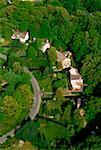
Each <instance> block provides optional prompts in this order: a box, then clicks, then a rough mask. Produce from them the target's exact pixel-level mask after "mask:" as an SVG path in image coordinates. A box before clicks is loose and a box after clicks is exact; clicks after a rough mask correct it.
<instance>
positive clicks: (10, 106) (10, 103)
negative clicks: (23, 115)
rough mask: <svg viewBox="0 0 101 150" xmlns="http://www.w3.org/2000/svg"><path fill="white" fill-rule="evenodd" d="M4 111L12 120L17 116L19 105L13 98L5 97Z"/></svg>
mask: <svg viewBox="0 0 101 150" xmlns="http://www.w3.org/2000/svg"><path fill="white" fill-rule="evenodd" d="M2 111H3V112H4V113H5V115H6V116H7V117H8V118H9V119H10V118H12V117H15V116H16V115H17V113H18V111H19V105H18V103H17V101H16V100H15V99H14V98H13V97H12V96H5V97H4V98H3V103H2Z"/></svg>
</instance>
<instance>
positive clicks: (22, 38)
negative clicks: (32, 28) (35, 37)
mask: <svg viewBox="0 0 101 150" xmlns="http://www.w3.org/2000/svg"><path fill="white" fill-rule="evenodd" d="M11 38H12V39H13V40H15V39H19V40H20V42H21V43H25V42H26V41H27V40H28V39H29V33H28V32H20V31H15V32H14V34H13V35H12V36H11Z"/></svg>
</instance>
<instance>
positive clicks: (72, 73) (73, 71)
mask: <svg viewBox="0 0 101 150" xmlns="http://www.w3.org/2000/svg"><path fill="white" fill-rule="evenodd" d="M69 72H70V74H71V75H78V70H77V69H76V68H71V69H70V70H69Z"/></svg>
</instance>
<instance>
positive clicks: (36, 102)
mask: <svg viewBox="0 0 101 150" xmlns="http://www.w3.org/2000/svg"><path fill="white" fill-rule="evenodd" d="M23 70H24V72H26V73H28V74H30V76H31V79H30V82H31V84H32V88H33V91H34V97H33V105H32V108H31V110H30V112H29V117H30V119H31V120H33V119H34V118H35V116H36V115H37V114H38V113H39V109H40V105H41V95H42V94H41V90H40V87H39V84H38V82H37V80H36V78H35V77H34V76H33V74H32V73H31V72H30V71H29V70H28V68H27V67H23ZM14 132H15V129H13V130H11V131H10V132H8V133H6V134H4V135H3V136H2V137H0V144H2V143H4V142H6V140H7V138H8V137H9V136H11V137H13V136H14Z"/></svg>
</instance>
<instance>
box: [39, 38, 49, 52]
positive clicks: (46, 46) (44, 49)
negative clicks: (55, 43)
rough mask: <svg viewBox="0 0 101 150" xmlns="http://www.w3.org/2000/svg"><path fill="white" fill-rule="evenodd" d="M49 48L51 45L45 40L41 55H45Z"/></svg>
mask: <svg viewBox="0 0 101 150" xmlns="http://www.w3.org/2000/svg"><path fill="white" fill-rule="evenodd" d="M50 47H51V45H50V43H49V41H48V40H47V41H46V43H45V44H44V45H43V47H42V48H41V50H42V52H43V53H45V52H46V51H47V50H48V49H50Z"/></svg>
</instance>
